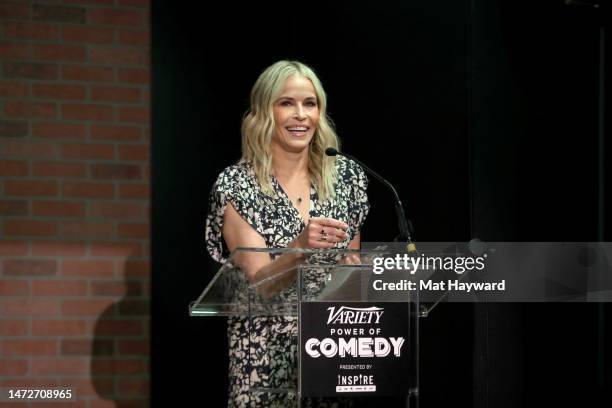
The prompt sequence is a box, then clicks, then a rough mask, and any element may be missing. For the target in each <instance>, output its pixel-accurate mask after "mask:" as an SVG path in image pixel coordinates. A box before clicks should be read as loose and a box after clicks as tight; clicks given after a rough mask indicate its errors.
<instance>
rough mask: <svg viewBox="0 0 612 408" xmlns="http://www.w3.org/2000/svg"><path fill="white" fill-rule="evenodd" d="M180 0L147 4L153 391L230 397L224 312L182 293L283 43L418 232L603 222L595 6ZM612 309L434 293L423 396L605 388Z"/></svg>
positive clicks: (598, 16)
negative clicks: (480, 301) (482, 301)
mask: <svg viewBox="0 0 612 408" xmlns="http://www.w3.org/2000/svg"><path fill="white" fill-rule="evenodd" d="M186 4H187V3H183V4H181V5H180V7H179V5H178V4H177V3H175V2H174V3H173V2H163V1H161V0H160V1H153V7H152V27H153V32H152V41H153V44H152V47H153V49H152V63H153V85H152V86H153V128H152V134H153V138H152V150H153V159H152V160H153V206H152V225H153V228H152V234H153V237H152V239H153V245H152V251H153V253H152V257H153V310H152V314H153V316H152V386H151V389H152V398H153V404H154V405H156V406H165V405H166V404H167V403H169V402H171V401H172V402H174V403H176V404H178V405H186V404H187V403H188V402H190V401H195V400H199V401H201V404H200V405H201V406H206V407H209V406H210V407H219V406H223V405H224V401H225V398H226V386H227V380H226V376H227V369H226V366H227V357H226V354H227V344H226V337H225V321H224V320H223V319H220V318H219V319H202V318H190V317H188V315H187V306H188V303H189V302H190V301H191V300H194V299H196V298H197V296H198V295H199V294H200V292H201V291H202V290H203V288H204V287H205V285H206V283H207V282H208V281H209V280H210V278H211V277H212V276H213V273H214V271H215V268H216V265H215V264H214V263H213V262H212V261H211V260H210V259H209V257H208V256H207V254H206V251H205V248H204V236H203V222H204V217H205V214H206V209H207V200H208V192H209V190H210V187H211V185H212V183H213V181H214V179H215V177H216V176H217V174H218V173H219V172H220V171H221V170H222V169H223V168H224V167H225V166H227V165H229V164H231V163H232V162H234V161H235V160H237V159H238V158H239V155H240V120H241V117H242V114H243V112H244V111H245V110H246V108H247V102H248V95H249V91H250V87H251V86H252V84H253V83H254V81H255V79H256V78H257V76H258V75H259V73H260V72H261V71H262V70H263V69H264V68H265V67H266V66H268V65H270V64H271V63H272V62H274V61H276V60H278V59H286V58H289V59H298V60H301V61H303V62H306V63H308V64H310V65H312V66H313V67H314V68H315V70H316V71H317V72H318V73H319V75H320V77H321V78H322V81H323V84H324V86H325V88H326V91H327V92H328V96H329V113H330V115H331V117H332V119H333V120H334V121H335V123H336V125H337V130H338V133H339V135H340V137H341V139H342V144H343V149H344V150H345V151H347V152H349V153H351V154H353V155H355V156H357V157H359V158H361V159H362V160H364V161H365V162H366V163H368V164H369V165H370V166H371V167H373V168H375V169H377V170H378V171H379V172H380V173H382V174H383V175H385V176H386V177H387V178H388V179H389V180H390V181H391V182H392V183H394V184H395V185H396V186H397V187H398V191H399V193H400V195H401V197H402V199H403V201H404V203H405V205H406V210H407V213H408V215H409V217H410V218H411V219H412V220H413V222H414V226H415V229H416V233H415V238H417V240H420V241H465V240H469V239H471V238H474V237H478V238H481V239H483V240H490V241H493V240H499V241H502V240H503V241H537V240H541V241H595V240H598V239H601V240H603V239H605V238H606V237H607V235H606V230H607V231H609V228H607V229H606V225H609V218H608V220H605V218H604V217H603V210H600V209H599V208H600V207H598V206H599V205H600V203H602V202H603V203H605V202H606V201H607V202H610V200H609V199H608V200H605V197H604V195H605V194H604V195H602V194H603V193H605V191H606V190H605V188H602V187H606V185H609V180H610V177H608V178H607V179H604V178H602V177H601V171H600V170H601V169H604V170H605V166H603V164H602V163H601V160H600V155H599V154H598V153H599V151H601V149H600V146H601V145H600V144H599V143H600V142H599V140H600V139H601V138H603V137H604V136H605V134H603V135H601V134H600V126H598V123H599V122H598V120H599V110H600V107H601V106H602V104H601V103H600V99H601V98H600V93H601V91H602V90H604V89H603V88H602V87H601V86H600V85H601V83H602V82H601V81H600V76H601V75H600V74H599V71H600V65H601V63H602V61H600V57H599V55H600V49H599V46H600V37H601V26H602V21H603V14H602V12H601V10H596V9H594V8H592V7H589V6H567V5H565V2H564V1H563V0H547V1H538V2H529V4H525V2H510V1H491V0H473V1H469V0H465V1H454V0H449V1H441V2H419V1H415V0H408V1H406V0H402V1H399V0H398V1H379V2H368V3H365V2H364V3H363V4H356V3H355V2H323V1H311V2H309V3H287V2H279V1H271V2H266V3H262V4H255V3H252V4H239V3H238V2H217V3H216V4H214V7H213V4H210V5H206V6H201V7H200V8H195V7H196V6H195V4H194V5H191V7H194V8H193V9H192V8H189V7H187V6H186ZM207 4H208V3H207ZM606 48H609V46H607V47H606ZM606 89H609V86H607V88H606ZM604 93H605V92H604ZM603 106H605V105H603ZM605 109H606V112H609V109H608V108H605ZM609 146H610V143H608V144H607V146H604V148H605V149H606V151H609V149H610V147H609ZM604 153H605V152H604ZM603 157H605V154H604V155H603ZM608 167H609V166H608ZM607 191H610V189H609V188H608V189H607ZM608 195H609V193H608ZM369 196H370V201H371V203H372V211H371V214H370V216H369V218H368V222H367V223H366V227H365V229H364V231H363V239H364V240H366V241H385V240H391V239H392V238H393V236H394V235H395V234H396V231H395V227H394V225H395V221H394V219H393V211H392V209H391V208H392V204H391V202H390V200H389V194H388V193H387V192H385V191H384V189H382V188H381V187H380V186H378V185H376V183H374V182H372V183H371V184H370V188H369ZM601 208H605V205H603V206H602V207H601ZM604 222H605V225H604ZM607 309H608V308H607V307H605V308H604V307H603V306H600V305H595V304H588V305H557V304H551V305H533V304H530V305H503V306H501V305H488V306H483V305H463V304H462V305H457V304H444V305H441V306H440V307H439V308H438V309H437V310H436V311H435V313H433V314H432V315H431V316H430V317H428V318H427V319H425V320H424V321H423V324H422V328H421V329H422V340H421V344H422V360H421V367H422V371H421V385H422V389H421V391H422V394H421V403H422V406H424V407H429V406H437V405H439V404H441V403H454V404H456V405H459V406H481V407H484V406H493V407H504V406H508V407H518V406H531V405H533V406H536V405H537V404H538V401H551V400H553V401H556V402H558V403H560V404H562V405H563V404H565V403H570V402H573V401H575V402H585V401H587V400H588V399H590V398H595V397H597V396H599V397H601V396H607V393H606V390H607V387H609V386H610V379H609V378H610V375H609V368H608V367H609V363H610V355H611V353H612V351H611V350H610V349H609V347H607V346H606V343H605V341H606V339H607V340H608V342H610V339H612V337H611V336H610V333H609V327H610V326H609V325H606V323H607V322H609V321H610V316H611V315H612V312H609V313H607V314H606V313H604V312H606V311H607ZM606 331H607V333H606Z"/></svg>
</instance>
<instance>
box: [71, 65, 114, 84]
mask: <svg viewBox="0 0 612 408" xmlns="http://www.w3.org/2000/svg"><path fill="white" fill-rule="evenodd" d="M62 78H63V79H67V80H74V81H95V82H112V81H113V69H112V68H107V67H90V66H86V65H64V66H63V67H62Z"/></svg>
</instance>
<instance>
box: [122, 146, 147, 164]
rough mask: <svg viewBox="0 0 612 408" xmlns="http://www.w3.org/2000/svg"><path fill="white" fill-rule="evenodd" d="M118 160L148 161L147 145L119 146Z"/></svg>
mask: <svg viewBox="0 0 612 408" xmlns="http://www.w3.org/2000/svg"><path fill="white" fill-rule="evenodd" d="M119 160H121V161H144V162H146V161H149V146H148V145H119Z"/></svg>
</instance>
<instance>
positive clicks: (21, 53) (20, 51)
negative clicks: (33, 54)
mask: <svg viewBox="0 0 612 408" xmlns="http://www.w3.org/2000/svg"><path fill="white" fill-rule="evenodd" d="M29 50H30V46H29V45H28V44H14V43H2V44H0V58H3V59H9V58H11V59H12V58H14V59H27V58H28V56H29V54H30V52H29Z"/></svg>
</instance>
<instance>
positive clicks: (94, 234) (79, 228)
mask: <svg viewBox="0 0 612 408" xmlns="http://www.w3.org/2000/svg"><path fill="white" fill-rule="evenodd" d="M61 226H62V228H61V233H60V235H61V236H62V237H69V238H81V239H84V238H102V239H109V238H112V237H113V231H114V225H113V223H112V222H81V221H63V222H62V223H61Z"/></svg>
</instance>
